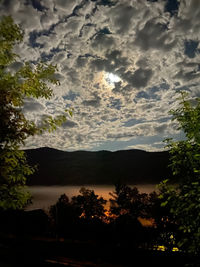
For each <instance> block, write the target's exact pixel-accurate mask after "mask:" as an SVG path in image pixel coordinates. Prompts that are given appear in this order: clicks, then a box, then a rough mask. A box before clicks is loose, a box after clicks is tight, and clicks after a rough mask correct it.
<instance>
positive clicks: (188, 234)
mask: <svg viewBox="0 0 200 267" xmlns="http://www.w3.org/2000/svg"><path fill="white" fill-rule="evenodd" d="M170 113H171V114H172V115H173V120H176V121H177V122H178V125H179V127H178V129H181V130H183V132H184V133H185V139H184V140H181V141H173V140H172V139H167V143H168V144H167V147H168V148H169V149H170V159H171V164H170V166H171V168H172V171H173V177H172V179H171V180H165V181H163V182H162V184H161V185H160V188H161V190H162V194H161V198H162V200H163V202H162V206H167V207H169V209H170V213H171V214H172V215H173V217H174V219H175V221H176V223H177V225H178V226H179V230H180V231H181V235H180V236H179V242H178V245H179V247H180V248H181V249H183V250H186V251H189V252H195V253H197V252H199V244H200V98H196V99H190V98H189V96H188V94H187V93H185V92H182V93H181V96H180V98H179V106H178V108H177V109H175V110H171V112H170ZM172 183H173V185H172Z"/></svg>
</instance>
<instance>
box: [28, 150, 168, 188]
mask: <svg viewBox="0 0 200 267" xmlns="http://www.w3.org/2000/svg"><path fill="white" fill-rule="evenodd" d="M25 152H26V153H27V158H28V162H29V164H31V165H35V164H37V165H38V170H37V171H36V172H35V173H34V175H32V176H31V177H29V179H28V184H29V185H67V184H74V185H84V184H114V183H116V182H117V181H119V180H120V181H122V182H124V183H127V184H138V183H158V182H160V181H161V180H162V179H164V178H166V177H168V176H169V175H170V171H169V169H168V167H167V166H168V164H169V153H168V152H167V151H163V152H146V151H142V150H121V151H116V152H110V151H98V152H88V151H75V152H64V151H60V150H56V149H52V148H46V147H44V148H38V149H29V150H25Z"/></svg>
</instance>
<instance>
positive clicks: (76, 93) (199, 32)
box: [0, 0, 200, 151]
mask: <svg viewBox="0 0 200 267" xmlns="http://www.w3.org/2000/svg"><path fill="white" fill-rule="evenodd" d="M1 15H12V17H13V18H14V21H15V22H16V23H18V24H19V25H21V27H22V28H23V29H24V41H23V43H21V44H20V46H18V47H16V52H17V53H18V54H19V55H20V57H21V61H25V60H28V61H31V62H32V63H33V64H35V63H37V62H39V61H40V60H43V61H46V62H48V63H53V64H57V66H58V73H57V74H56V76H57V78H58V79H59V80H60V83H61V85H60V86H56V87H53V90H54V97H53V98H52V99H51V100H48V101H45V100H43V99H38V100H37V101H36V100H30V99H29V100H27V101H26V103H25V106H24V112H25V114H26V116H27V117H28V118H29V119H33V120H36V121H39V120H40V118H41V116H43V115H44V114H52V115H57V114H61V113H62V112H63V110H64V109H65V108H73V109H74V112H73V113H74V114H73V117H72V118H69V119H68V121H67V122H66V123H65V124H64V125H63V126H62V127H61V128H60V129H58V131H56V132H54V133H53V134H52V133H51V134H48V133H45V134H44V135H42V136H38V137H34V138H29V139H28V140H27V144H26V147H27V148H35V147H41V146H49V147H54V148H58V149H63V150H80V149H81V150H103V149H104V150H111V151H115V150H119V149H132V148H137V149H145V150H147V151H158V150H162V149H163V147H164V144H163V142H162V140H163V139H164V138H166V137H174V138H175V139H180V138H182V136H183V135H182V133H180V132H177V131H176V124H175V122H171V119H170V116H169V114H168V112H169V110H170V109H172V108H175V107H176V105H177V101H176V99H177V93H176V92H177V91H180V90H189V91H190V95H191V96H192V97H193V96H200V87H199V83H200V44H199V41H200V1H199V0H118V1H117V0H41V1H40V0H5V1H2V2H1V4H0V16H1ZM19 66H20V63H16V64H15V66H14V67H15V68H16V69H17V68H18V67H19Z"/></svg>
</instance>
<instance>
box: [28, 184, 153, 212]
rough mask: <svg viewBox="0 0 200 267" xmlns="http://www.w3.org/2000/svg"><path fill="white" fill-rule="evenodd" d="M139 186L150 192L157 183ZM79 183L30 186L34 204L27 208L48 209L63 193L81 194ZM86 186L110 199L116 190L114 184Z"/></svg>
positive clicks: (143, 190)
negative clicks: (110, 193)
mask: <svg viewBox="0 0 200 267" xmlns="http://www.w3.org/2000/svg"><path fill="white" fill-rule="evenodd" d="M134 186H136V187H137V188H138V190H139V191H140V193H150V192H152V191H154V190H156V185H155V184H145V185H141V184H138V185H134ZM81 187H83V186H79V185H66V186H30V187H29V191H30V192H31V195H32V197H33V199H32V202H33V203H32V204H31V205H30V206H29V207H28V208H27V210H32V209H44V210H46V211H47V210H48V209H49V207H50V206H51V205H53V204H55V203H56V202H57V200H58V198H59V197H60V195H62V194H66V195H67V196H68V197H69V198H71V197H72V196H76V195H78V194H79V190H80V188H81ZM84 187H85V188H88V189H92V190H94V191H95V193H96V194H97V195H99V196H102V197H103V198H104V199H106V200H109V198H110V195H109V192H113V191H114V186H113V185H84ZM131 187H132V186H131Z"/></svg>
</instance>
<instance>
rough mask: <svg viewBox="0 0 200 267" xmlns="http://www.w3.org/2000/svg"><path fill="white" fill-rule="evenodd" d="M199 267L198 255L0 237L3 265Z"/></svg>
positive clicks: (105, 245)
mask: <svg viewBox="0 0 200 267" xmlns="http://www.w3.org/2000/svg"><path fill="white" fill-rule="evenodd" d="M149 265H151V266H159V267H160V266H162V267H165V266H166V267H169V266H181V267H182V266H187V267H189V266H190V267H191V266H193V267H194V266H195V267H197V266H200V258H199V257H198V256H191V255H186V254H183V253H181V252H163V251H155V250H144V249H133V248H132V247H131V246H126V245H124V246H123V247H122V246H119V245H117V244H111V243H109V242H107V241H105V243H103V242H99V243H96V242H92V241H75V240H73V241H72V240H67V239H66V240H64V239H62V240H61V239H60V240H56V239H52V238H51V239H50V238H49V239H47V238H45V239H41V238H31V237H23V238H22V237H13V236H12V237H11V236H10V237H9V236H2V235H1V237H0V266H1V267H4V266H5V267H11V266H53V267H54V266H55V267H56V266H73V267H79V266H104V267H105V266H110V267H112V266H121V267H122V266H123V267H126V266H127V267H128V266H149Z"/></svg>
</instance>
